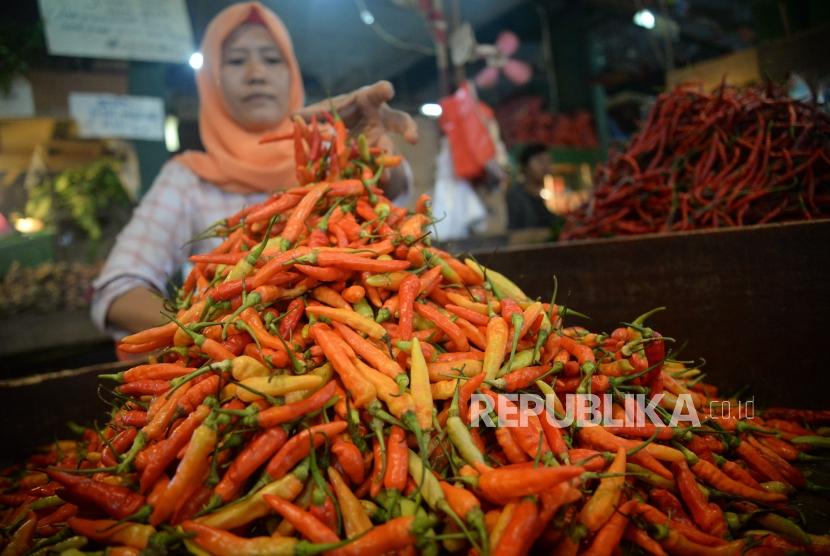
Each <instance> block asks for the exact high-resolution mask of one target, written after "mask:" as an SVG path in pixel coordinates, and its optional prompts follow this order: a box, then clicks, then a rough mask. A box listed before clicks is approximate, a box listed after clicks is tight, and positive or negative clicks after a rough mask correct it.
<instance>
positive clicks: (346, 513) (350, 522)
mask: <svg viewBox="0 0 830 556" xmlns="http://www.w3.org/2000/svg"><path fill="white" fill-rule="evenodd" d="M327 472H328V475H329V481H330V482H331V486H332V488H333V489H334V495H335V496H336V497H337V503H338V504H340V512H341V513H342V514H343V525H344V527H345V528H346V536H348V537H353V536H355V535H359V534H360V533H362V532H364V531H368V530H369V529H371V528H372V521H371V520H370V519H369V516H368V515H367V514H366V510H365V509H364V508H363V504H361V503H360V499H358V497H357V496H355V495H354V493H353V492H352V490H351V489H350V488H349V486H348V485H347V484H346V481H344V480H343V477H341V476H340V473H338V472H337V470H336V469H335V468H334V467H329V468H328V469H327Z"/></svg>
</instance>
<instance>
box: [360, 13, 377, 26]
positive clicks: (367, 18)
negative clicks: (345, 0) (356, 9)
mask: <svg viewBox="0 0 830 556" xmlns="http://www.w3.org/2000/svg"><path fill="white" fill-rule="evenodd" d="M360 19H361V20H362V21H363V23H365V24H366V25H371V24H372V23H374V22H375V16H373V15H372V12H370V11H369V10H366V9H363V10H360Z"/></svg>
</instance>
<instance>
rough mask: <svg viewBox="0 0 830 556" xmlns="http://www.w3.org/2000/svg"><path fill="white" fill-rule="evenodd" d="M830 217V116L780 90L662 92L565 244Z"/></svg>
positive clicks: (575, 218) (571, 222)
mask: <svg viewBox="0 0 830 556" xmlns="http://www.w3.org/2000/svg"><path fill="white" fill-rule="evenodd" d="M828 216H830V117H828V115H827V114H825V113H823V112H821V111H820V110H819V108H818V107H817V106H815V105H814V104H808V103H805V102H800V101H795V100H792V99H790V98H789V97H788V96H787V94H786V90H784V89H781V88H778V87H775V86H773V85H767V86H763V87H762V86H758V87H750V88H746V89H737V88H734V87H730V86H726V85H722V86H720V87H719V88H718V89H717V90H715V91H714V92H712V93H711V94H707V93H704V92H703V91H702V90H701V89H700V88H697V87H693V86H690V85H685V86H679V87H677V88H676V89H674V90H673V91H670V92H667V93H663V94H662V95H660V96H659V97H658V99H657V103H656V104H655V106H654V107H653V108H652V110H651V111H650V113H649V115H648V118H647V120H646V122H645V124H644V126H643V129H642V130H641V131H640V132H639V133H637V134H636V135H634V137H633V138H632V140H631V144H630V145H629V147H628V149H627V150H626V151H625V152H621V153H615V154H613V155H612V156H611V160H610V161H609V162H608V163H607V164H605V165H602V166H600V167H599V169H598V172H597V177H596V186H595V189H594V192H593V197H592V199H591V201H590V202H589V203H588V204H587V205H586V206H585V207H583V208H582V209H580V210H579V211H577V212H575V213H573V214H572V215H570V216H569V218H568V221H567V223H566V225H565V228H564V230H563V232H562V235H561V237H562V238H563V239H566V240H567V239H580V238H588V237H606V236H616V235H632V234H646V233H656V232H672V231H683V230H693V229H700V228H718V227H727V226H747V225H754V224H764V223H767V222H781V221H788V220H812V219H816V218H827V217H828Z"/></svg>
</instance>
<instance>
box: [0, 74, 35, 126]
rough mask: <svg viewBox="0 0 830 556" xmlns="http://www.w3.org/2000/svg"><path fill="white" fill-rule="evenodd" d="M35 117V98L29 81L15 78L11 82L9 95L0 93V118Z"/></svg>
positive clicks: (18, 77) (19, 77)
mask: <svg viewBox="0 0 830 556" xmlns="http://www.w3.org/2000/svg"><path fill="white" fill-rule="evenodd" d="M34 115H35V97H34V95H32V85H31V83H29V80H28V79H26V78H25V77H22V76H19V75H18V76H17V77H15V78H14V79H13V80H12V86H11V89H10V90H9V94H7V95H4V94H3V92H2V91H0V118H28V117H29V116H34Z"/></svg>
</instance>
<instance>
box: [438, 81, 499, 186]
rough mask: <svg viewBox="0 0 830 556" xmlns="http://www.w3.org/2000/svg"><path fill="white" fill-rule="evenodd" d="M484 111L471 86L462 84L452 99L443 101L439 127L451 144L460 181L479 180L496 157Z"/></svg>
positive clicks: (449, 97)
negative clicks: (477, 178) (462, 179)
mask: <svg viewBox="0 0 830 556" xmlns="http://www.w3.org/2000/svg"><path fill="white" fill-rule="evenodd" d="M485 109H486V106H484V105H482V104H481V103H479V101H478V98H476V95H475V91H474V89H473V88H472V87H471V86H470V84H469V83H464V84H462V85H461V86H460V87H459V88H458V90H456V91H455V93H453V94H452V95H451V96H448V97H444V98H442V99H441V118H440V120H439V123H440V124H441V129H442V130H443V131H444V134H445V135H446V136H447V138H448V139H449V141H450V152H451V153H452V163H453V166H454V168H455V173H456V175H457V176H458V177H460V178H465V179H473V178H475V177H478V176H479V175H481V173H482V172H483V171H484V167H485V166H486V165H487V163H488V162H489V161H490V160H492V159H493V157H494V156H495V155H496V148H495V145H493V140H492V139H491V137H490V134H489V132H488V129H487V119H488V114H486V113H485ZM490 118H492V114H490Z"/></svg>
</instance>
